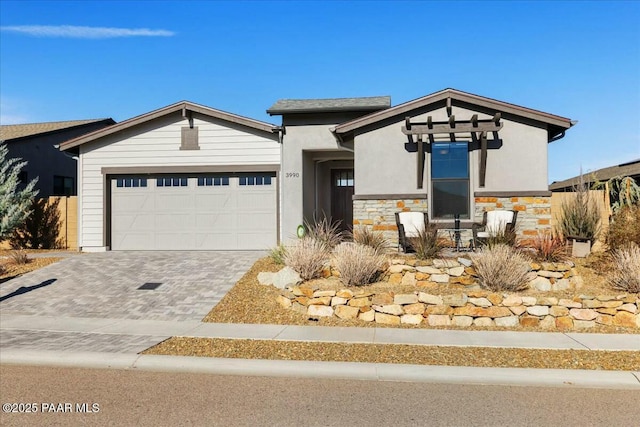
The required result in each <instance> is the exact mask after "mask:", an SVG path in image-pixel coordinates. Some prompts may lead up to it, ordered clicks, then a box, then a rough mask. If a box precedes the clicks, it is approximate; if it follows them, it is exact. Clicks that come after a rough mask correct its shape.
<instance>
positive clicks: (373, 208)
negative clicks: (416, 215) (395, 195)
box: [353, 199, 428, 246]
mask: <svg viewBox="0 0 640 427" xmlns="http://www.w3.org/2000/svg"><path fill="white" fill-rule="evenodd" d="M427 206H428V205H427V199H372V200H354V201H353V225H354V226H355V227H357V226H367V227H370V228H372V229H373V230H374V231H381V232H382V234H384V237H386V238H387V239H388V240H389V242H390V243H391V244H392V245H393V246H397V245H398V227H397V226H396V216H395V215H396V212H408V211H419V212H427V209H428V208H427Z"/></svg>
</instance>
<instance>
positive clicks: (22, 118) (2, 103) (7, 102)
mask: <svg viewBox="0 0 640 427" xmlns="http://www.w3.org/2000/svg"><path fill="white" fill-rule="evenodd" d="M21 104H22V102H20V101H17V100H14V99H8V98H7V97H6V96H1V97H0V125H17V124H21V123H31V122H32V121H33V120H31V117H30V116H29V115H28V114H25V113H24V111H23V110H25V108H24V107H23V106H22V105H21Z"/></svg>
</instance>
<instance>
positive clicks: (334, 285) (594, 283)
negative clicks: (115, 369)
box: [204, 258, 640, 333]
mask: <svg viewBox="0 0 640 427" xmlns="http://www.w3.org/2000/svg"><path fill="white" fill-rule="evenodd" d="M410 259H411V258H409V260H410ZM409 262H410V263H412V262H413V261H409ZM594 262H595V261H594V260H593V259H592V260H590V261H585V260H577V262H576V265H575V268H573V269H572V270H575V271H574V273H575V275H576V276H579V277H580V278H581V280H577V281H576V282H575V283H578V284H579V289H575V284H574V285H572V287H569V288H566V289H562V290H556V291H547V292H540V291H538V290H536V289H529V290H527V291H523V292H520V293H518V296H519V297H524V298H525V301H527V298H529V301H531V298H535V301H536V303H535V304H534V303H531V304H530V305H529V306H528V307H527V306H525V311H524V312H523V313H522V314H523V315H524V316H525V319H527V320H525V321H524V322H519V323H518V324H511V325H510V326H499V325H498V324H496V322H495V318H494V321H493V322H489V321H486V320H485V321H480V322H475V323H480V325H478V324H474V322H473V321H472V322H471V324H470V325H469V324H468V323H469V322H468V320H469V319H464V320H465V323H459V324H458V325H456V324H454V323H453V321H452V320H451V319H453V317H452V316H450V317H449V319H450V321H449V322H445V321H442V322H432V324H431V325H430V324H429V322H428V316H429V315H430V314H432V313H426V314H427V317H425V321H423V322H420V324H419V325H413V324H409V323H401V322H399V321H398V322H394V323H398V324H394V325H387V324H383V323H377V322H373V321H362V320H359V319H341V318H339V317H336V316H309V315H308V314H302V313H300V312H297V311H295V310H293V309H292V308H284V307H283V305H285V306H288V304H287V303H286V302H284V304H283V294H284V295H288V296H289V297H294V298H292V299H291V301H292V304H291V306H292V307H293V302H295V298H298V297H297V296H295V295H292V292H291V291H287V290H280V289H277V288H275V287H273V286H265V285H261V284H259V283H258V280H257V277H258V273H260V272H276V271H279V270H280V269H281V268H282V266H281V265H277V264H276V263H274V262H273V261H272V260H271V259H270V258H263V259H261V260H259V261H258V262H256V263H255V264H254V266H253V267H252V268H251V269H250V270H249V271H248V272H247V273H246V274H245V275H244V277H242V278H241V279H240V280H239V281H238V283H237V284H236V285H235V286H234V288H233V289H232V290H231V291H230V292H229V293H228V294H227V295H226V296H225V297H224V298H223V300H222V301H221V302H220V303H219V304H218V305H217V306H216V307H215V308H214V309H213V310H211V312H210V313H209V314H208V315H207V316H206V317H205V319H204V321H205V322H219V323H261V324H289V325H323V326H355V327H404V328H433V329H465V330H509V331H517V330H523V331H549V330H550V329H551V330H562V328H560V329H557V328H555V323H554V324H553V328H550V327H551V325H550V324H549V319H547V321H546V322H544V319H545V317H547V316H548V315H549V313H548V312H550V311H552V310H555V311H557V312H558V313H560V314H563V315H566V314H567V313H568V312H569V310H572V309H577V301H580V305H582V304H583V301H584V300H585V298H582V299H580V298H579V297H580V296H582V297H587V298H591V300H587V301H589V302H587V303H586V304H587V305H591V306H597V305H602V307H585V308H580V309H578V310H583V309H586V310H592V311H589V312H579V315H582V314H588V316H587V317H589V316H593V315H594V314H595V315H597V316H601V317H600V318H599V319H600V320H602V319H606V320H605V321H608V320H613V317H614V315H613V314H607V311H608V312H609V313H613V310H612V308H618V307H621V306H624V305H625V304H632V305H634V306H635V307H631V306H625V308H627V309H633V308H635V310H636V311H637V305H636V304H637V298H638V295H636V294H630V295H629V294H626V295H625V294H624V293H620V292H615V291H613V290H611V289H609V288H607V287H606V285H605V280H604V278H602V277H601V276H600V275H598V274H596V273H595V272H594V270H593V269H592V268H591V267H590V266H591V265H592V264H593V263H594ZM392 265H393V264H392ZM396 265H401V264H396ZM391 274H396V273H391ZM403 278H404V277H403ZM413 279H415V277H413ZM394 280H395V282H398V283H390V282H378V283H374V284H371V285H368V286H359V287H356V288H354V287H351V288H350V289H351V290H352V291H353V292H354V293H355V292H358V293H360V295H368V298H369V299H370V300H371V298H372V297H373V296H374V295H384V296H385V297H386V298H388V297H389V296H390V295H391V296H393V295H410V294H414V295H416V296H419V295H420V293H423V294H428V295H430V296H436V297H439V298H442V297H444V298H447V297H454V296H456V295H464V298H466V301H465V304H463V306H464V305H466V306H467V307H469V306H470V305H471V304H469V303H468V299H469V297H470V298H473V299H474V300H475V301H477V300H480V299H481V301H482V302H484V299H487V297H489V295H490V294H491V293H490V292H487V291H483V290H481V289H478V288H477V287H475V286H472V287H469V286H467V285H464V284H461V283H450V282H447V283H434V282H431V281H424V282H423V284H420V281H415V282H416V283H408V281H406V280H405V283H403V282H402V278H398V277H396V278H395V279H394ZM305 286H306V287H309V288H311V289H312V290H313V291H314V292H317V291H318V290H319V291H321V292H322V291H329V292H328V293H329V294H330V293H331V291H337V292H338V291H340V290H341V289H343V288H344V285H342V284H341V282H340V281H339V280H338V278H337V277H328V278H324V279H316V280H312V281H309V282H306V283H305V284H303V285H302V287H305ZM305 292H308V290H307V291H305ZM485 294H486V295H485ZM596 296H598V297H599V298H602V299H608V298H611V300H609V301H600V300H599V299H597V298H596ZM311 297H312V298H310V299H313V294H311ZM494 297H496V296H495V295H494V296H492V297H491V298H492V299H493V298H494ZM498 297H499V298H501V299H502V300H504V299H505V298H504V297H503V296H501V295H498ZM543 298H544V299H546V302H545V304H546V305H544V306H542V305H539V304H537V302H538V299H543ZM616 298H619V299H617V300H616ZM325 299H326V298H325ZM329 299H331V298H329ZM574 299H575V300H576V301H574ZM561 300H565V301H563V303H565V304H566V305H571V303H570V301H572V302H573V304H574V305H575V307H563V308H560V306H558V305H557V304H558V303H559V302H560V301H561ZM632 300H633V301H632ZM278 301H280V302H278ZM299 301H300V300H299ZM612 301H613V302H612ZM417 302H419V301H417ZM307 303H308V301H307ZM600 303H604V304H600ZM281 304H282V305H281ZM330 304H331V303H330V302H329V303H328V304H327V305H328V306H329V307H330ZM312 305H314V304H312ZM371 305H373V304H372V303H371V304H370V306H371ZM492 305H493V304H492ZM534 306H535V307H536V308H534V309H533V310H534V313H535V312H536V310H540V311H541V315H539V316H533V315H529V313H527V312H526V310H527V309H528V308H529V309H530V308H531V307H534ZM607 306H609V307H607ZM610 306H615V307H610ZM414 307H415V306H414ZM431 307H432V310H434V309H435V310H447V311H448V310H454V309H455V308H451V307H450V308H449V309H447V308H444V307H442V306H439V305H437V304H433V305H432V306H431ZM539 307H547V308H539ZM553 307H556V308H555V309H554V308H553ZM305 308H306V309H307V310H308V307H305ZM458 308H460V309H462V310H467V311H469V310H471V309H472V308H471V307H469V308H465V307H458ZM498 308H499V307H494V308H493V309H494V310H495V309H498ZM473 309H474V310H476V311H478V312H481V311H482V310H487V308H486V307H485V308H483V307H473ZM500 309H501V310H504V307H500ZM597 310H599V311H597ZM530 311H531V310H530ZM623 311H624V310H623ZM600 312H603V313H600ZM433 313H435V311H434V312H433ZM443 313H444V312H443ZM543 313H545V314H543ZM574 313H575V312H574ZM627 313H628V314H629V316H627V315H626V314H623V315H621V318H622V317H624V318H625V319H626V317H629V319H626V321H628V322H634V324H633V325H629V326H635V322H636V318H635V317H633V319H632V318H631V317H632V316H637V315H636V314H635V312H634V313H631V312H627ZM449 314H452V313H449ZM465 314H477V313H465ZM614 314H617V310H616V313H614ZM433 315H434V316H442V315H444V314H433ZM606 316H612V317H611V318H609V317H606ZM466 317H472V316H466ZM477 317H488V316H477ZM501 317H507V316H501ZM509 317H511V316H509ZM559 317H566V316H559ZM436 319H439V320H443V318H432V320H436ZM529 319H530V320H529ZM572 322H574V321H572ZM583 322H590V323H587V324H585V323H582V322H581V321H578V322H576V324H577V325H579V326H584V327H585V328H584V329H575V330H576V331H577V332H580V331H584V332H593V333H638V332H639V331H640V329H638V328H637V327H622V326H617V325H613V324H610V325H606V324H601V323H597V322H596V321H595V318H594V319H591V320H585V321H583ZM433 323H438V324H433ZM498 323H500V321H499V322H498ZM611 323H613V322H611ZM482 325H486V326H482Z"/></svg>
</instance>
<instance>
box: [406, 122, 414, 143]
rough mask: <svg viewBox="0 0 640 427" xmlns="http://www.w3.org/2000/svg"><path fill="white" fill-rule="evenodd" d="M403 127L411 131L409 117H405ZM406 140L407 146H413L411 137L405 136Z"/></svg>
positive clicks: (409, 135)
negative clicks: (407, 141)
mask: <svg viewBox="0 0 640 427" xmlns="http://www.w3.org/2000/svg"><path fill="white" fill-rule="evenodd" d="M404 126H405V128H407V129H409V130H411V117H409V116H407V117H405V118H404ZM407 139H408V140H409V144H413V135H411V134H407Z"/></svg>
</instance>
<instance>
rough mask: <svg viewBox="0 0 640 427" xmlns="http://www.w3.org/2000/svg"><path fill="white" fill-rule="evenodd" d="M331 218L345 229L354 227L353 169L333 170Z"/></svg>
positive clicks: (348, 229)
mask: <svg viewBox="0 0 640 427" xmlns="http://www.w3.org/2000/svg"><path fill="white" fill-rule="evenodd" d="M331 220H332V221H339V222H340V229H341V230H343V231H351V229H352V228H353V169H332V170H331Z"/></svg>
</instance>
